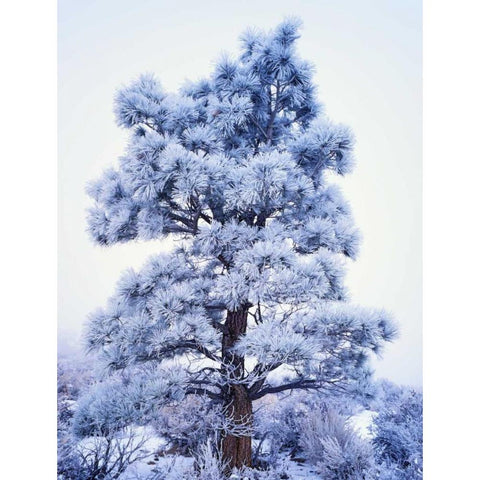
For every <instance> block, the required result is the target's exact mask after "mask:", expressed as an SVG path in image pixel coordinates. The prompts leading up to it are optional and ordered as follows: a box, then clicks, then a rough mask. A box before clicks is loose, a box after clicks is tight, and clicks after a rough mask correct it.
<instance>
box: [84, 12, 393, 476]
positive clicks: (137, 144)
mask: <svg viewBox="0 0 480 480" xmlns="http://www.w3.org/2000/svg"><path fill="white" fill-rule="evenodd" d="M298 31H299V22H298V21H296V20H292V19H288V20H286V21H284V22H283V23H281V24H280V25H279V26H278V27H277V28H275V29H274V30H272V31H270V32H261V31H256V30H249V31H247V32H246V33H244V34H243V35H242V37H241V53H240V56H239V57H238V58H237V59H233V58H230V57H228V56H223V57H222V58H221V59H220V60H219V61H218V62H217V63H216V66H215V68H214V71H213V73H212V74H211V76H210V77H209V78H206V79H204V80H201V81H198V82H192V83H187V84H186V85H185V86H183V88H182V89H181V90H180V91H179V93H173V94H172V93H167V92H165V91H164V90H163V89H162V88H161V86H160V84H159V82H158V81H157V80H156V79H155V77H154V76H153V75H143V76H141V77H140V78H139V79H138V80H137V81H135V82H133V83H132V84H130V85H129V86H127V87H125V88H122V89H121V90H119V92H118V94H117V95H116V99H115V113H116V119H117V122H118V124H119V125H120V126H122V127H124V128H126V129H128V130H129V131H130V132H131V137H130V140H129V143H128V146H127V148H126V152H125V154H124V156H123V157H122V158H120V161H119V166H118V167H117V168H116V169H111V170H108V171H106V172H105V173H104V174H103V176H101V178H100V179H99V180H98V181H96V182H94V183H92V184H91V185H89V188H88V193H89V195H90V196H91V197H92V198H93V199H94V202H95V204H94V206H93V207H92V208H91V210H90V212H89V217H88V224H89V230H90V232H91V235H92V237H93V239H94V241H95V242H96V243H98V244H100V245H113V244H115V243H121V242H129V241H136V240H154V239H161V238H165V237H166V236H171V237H173V238H175V239H177V240H178V241H180V240H181V243H180V242H179V243H178V245H179V246H178V247H177V248H176V250H175V251H174V252H173V253H171V254H161V255H158V256H155V257H153V258H151V259H150V260H149V261H148V262H147V263H146V264H145V266H144V267H143V268H142V269H141V270H140V271H138V272H135V271H132V270H130V271H127V272H126V273H125V274H124V275H123V277H122V278H121V279H120V281H119V283H118V285H117V289H116V293H115V294H114V296H113V297H112V298H110V300H109V301H108V304H107V306H106V307H105V308H104V309H101V310H98V311H97V312H95V313H94V314H93V315H92V316H91V319H90V323H89V328H88V332H87V334H86V338H87V343H88V346H89V348H90V349H91V350H96V351H98V352H99V358H100V359H101V360H102V362H103V363H104V365H105V366H106V370H107V371H108V372H109V373H110V374H111V375H112V376H113V378H116V376H117V377H118V378H119V379H120V380H118V383H117V386H116V387H115V389H114V390H115V391H116V395H118V396H121V401H119V402H117V404H116V405H117V406H116V408H117V409H118V408H119V407H118V405H122V408H124V413H125V414H128V415H130V418H131V419H134V417H135V415H137V419H138V418H139V416H138V415H140V414H139V413H138V412H141V416H143V417H142V418H146V415H148V412H152V411H154V410H155V408H158V406H159V405H162V404H164V403H168V402H172V401H181V400H182V398H184V397H185V396H186V395H203V396H206V397H208V398H209V399H210V400H211V401H212V403H214V404H215V403H216V404H219V405H221V407H222V409H223V410H222V411H223V415H224V421H223V423H222V429H221V430H222V431H221V451H222V455H223V459H224V461H225V462H227V463H228V464H229V465H230V467H231V468H233V467H240V466H244V465H248V466H249V465H250V464H251V425H252V402H254V401H255V400H257V399H260V398H262V397H264V396H265V395H268V394H273V393H278V392H283V391H288V390H292V389H304V390H320V391H322V392H325V394H330V393H335V392H355V391H358V390H359V389H360V387H361V386H364V385H368V378H369V376H370V375H371V371H370V368H369V366H368V353H369V352H370V351H373V352H378V351H379V349H380V348H381V346H382V344H383V343H384V342H385V341H389V340H391V339H392V338H393V336H394V328H393V326H392V324H391V321H390V319H389V316H388V315H387V314H386V313H385V312H384V311H380V310H373V309H368V308H362V307H358V306H355V305H351V304H350V303H348V302H347V300H348V298H347V292H346V289H345V287H344V284H343V283H344V282H343V279H344V272H345V264H346V261H347V260H346V259H355V257H356V255H357V251H358V244H359V235H358V232H357V230H356V228H355V226H354V225H353V222H352V218H351V213H350V209H349V206H348V204H347V202H346V201H345V199H344V198H343V196H342V194H341V191H340V190H339V188H338V187H337V186H335V185H334V184H333V183H332V182H331V178H332V174H339V175H345V174H347V173H349V172H350V171H351V169H352V165H353V151H352V150H353V146H354V138H353V135H352V133H351V131H350V130H349V129H348V128H347V127H345V126H342V125H336V124H334V123H332V122H331V121H329V120H328V119H327V118H326V117H325V115H324V114H323V113H322V106H321V104H320V103H318V101H317V100H316V91H315V87H314V85H313V84H312V74H313V69H312V66H311V65H310V64H309V63H307V62H305V61H304V60H302V59H301V58H299V56H298V55H297V53H296V49H295V42H296V40H297V39H298V38H299V34H298ZM115 372H122V375H121V376H119V375H118V373H117V374H115ZM127 377H128V378H129V379H130V380H128V379H127V380H126V378H127ZM109 391H110V394H112V393H111V392H112V390H109ZM135 412H137V413H135ZM128 415H127V416H128ZM118 421H120V420H118Z"/></svg>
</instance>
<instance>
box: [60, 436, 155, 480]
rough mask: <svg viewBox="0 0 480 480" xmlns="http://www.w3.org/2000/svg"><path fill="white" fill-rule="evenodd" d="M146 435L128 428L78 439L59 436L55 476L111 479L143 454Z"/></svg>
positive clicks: (80, 479) (64, 479)
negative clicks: (110, 433) (120, 431)
mask: <svg viewBox="0 0 480 480" xmlns="http://www.w3.org/2000/svg"><path fill="white" fill-rule="evenodd" d="M146 442H147V438H146V437H142V436H138V435H137V434H136V432H135V431H134V430H132V429H128V430H126V431H125V432H124V433H123V434H122V435H119V434H116V435H107V436H105V437H103V436H94V437H90V438H87V439H84V440H82V441H80V442H78V441H77V440H76V439H75V437H73V436H71V435H63V436H61V437H59V443H58V464H57V465H58V466H57V478H58V479H59V480H114V479H117V478H119V477H120V475H121V474H122V473H124V472H125V470H126V469H127V468H128V467H129V466H130V465H132V464H133V463H135V462H137V461H139V460H142V459H144V458H147V457H148V456H149V455H150V454H149V452H147V451H146V450H145V449H144V446H145V444H146Z"/></svg>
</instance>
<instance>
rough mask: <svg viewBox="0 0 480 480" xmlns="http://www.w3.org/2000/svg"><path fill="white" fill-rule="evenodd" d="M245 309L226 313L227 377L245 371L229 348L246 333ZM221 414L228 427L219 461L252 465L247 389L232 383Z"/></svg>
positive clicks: (224, 347) (224, 354)
mask: <svg viewBox="0 0 480 480" xmlns="http://www.w3.org/2000/svg"><path fill="white" fill-rule="evenodd" d="M247 315H248V308H243V309H239V310H238V311H236V312H231V311H229V312H227V319H226V321H225V327H226V332H225V333H224V335H223V339H222V360H223V363H224V365H226V367H224V373H225V375H226V376H227V378H232V380H234V379H241V378H242V377H243V375H244V371H245V359H244V358H243V357H242V356H239V355H235V354H234V353H232V351H231V349H232V347H233V346H234V345H235V343H236V342H237V340H238V338H239V337H240V335H242V334H244V333H245V332H246V330H247ZM224 414H225V416H226V417H227V419H228V420H229V423H231V428H229V429H228V431H226V432H224V433H223V436H222V439H221V442H222V445H221V450H222V460H223V461H224V462H225V463H226V464H227V466H228V468H229V469H230V470H231V469H233V468H235V467H237V468H241V467H243V466H246V467H251V465H252V437H251V433H250V430H251V427H252V401H251V399H250V398H249V396H248V391H247V388H246V387H245V386H244V385H242V384H236V383H232V384H231V385H230V386H229V388H228V392H227V395H226V398H225V403H224Z"/></svg>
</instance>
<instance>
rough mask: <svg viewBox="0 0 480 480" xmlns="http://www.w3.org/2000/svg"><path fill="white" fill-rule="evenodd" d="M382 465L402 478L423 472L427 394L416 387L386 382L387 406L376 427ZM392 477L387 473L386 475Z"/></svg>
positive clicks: (381, 410) (417, 476)
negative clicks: (398, 385)
mask: <svg viewBox="0 0 480 480" xmlns="http://www.w3.org/2000/svg"><path fill="white" fill-rule="evenodd" d="M372 433H373V436H374V437H373V446H374V449H375V455H376V458H377V462H378V463H379V464H384V465H385V470H386V471H390V472H391V471H395V473H396V477H395V478H398V479H402V480H403V479H404V480H407V479H408V480H414V479H420V478H422V475H423V395H422V394H421V393H420V392H417V391H415V390H413V389H407V388H402V387H397V386H395V385H392V384H384V385H383V405H381V406H380V408H379V413H378V415H377V416H376V417H375V419H374V421H373V426H372ZM384 478H385V479H386V478H388V477H387V476H385V477H384Z"/></svg>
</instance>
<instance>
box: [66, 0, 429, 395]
mask: <svg viewBox="0 0 480 480" xmlns="http://www.w3.org/2000/svg"><path fill="white" fill-rule="evenodd" d="M289 15H296V16H299V17H300V18H302V19H303V22H304V28H303V36H302V38H301V39H300V40H299V42H298V48H299V51H300V54H301V56H302V57H303V58H305V59H307V60H309V61H311V62H312V63H313V64H314V65H315V67H316V71H317V73H316V77H315V80H316V83H317V85H318V91H319V96H320V100H321V101H322V102H323V103H324V105H325V110H326V113H327V114H328V116H329V117H330V118H332V119H333V120H334V121H337V122H342V123H345V124H348V125H350V126H351V127H352V129H353V130H354V132H355V135H356V137H357V148H356V155H357V163H358V165H357V168H356V170H355V171H354V173H353V174H351V175H350V176H349V177H348V178H346V179H341V180H339V183H340V184H341V185H342V187H343V189H344V191H345V194H346V196H347V198H348V199H349V200H350V202H351V205H352V209H353V212H354V216H355V219H356V222H357V225H358V226H359V227H360V229H361V231H362V234H363V245H362V249H361V252H360V256H359V259H358V260H357V261H356V262H355V263H352V264H350V265H349V273H348V275H347V286H348V287H349V289H350V291H351V296H352V300H353V301H355V302H356V303H360V304H363V305H368V306H376V307H384V308H386V309H388V310H390V311H391V312H392V313H393V314H394V316H395V318H396V320H397V323H398V325H399V328H400V335H401V336H400V338H399V339H398V340H397V341H396V342H395V343H394V344H391V345H389V346H388V347H387V348H386V350H385V352H384V355H383V358H382V359H381V360H378V361H375V362H374V365H375V368H376V370H377V375H378V376H379V377H387V378H390V379H391V380H394V381H396V382H398V383H404V384H412V385H417V386H419V385H421V382H422V265H421V262H422V252H421V248H422V237H421V235H422V230H421V229H422V203H421V202H422V190H421V186H422V158H421V153H422V144H421V141H422V130H421V129H422V111H421V105H422V103H421V81H422V78H421V75H422V63H421V62H422V58H421V25H422V18H421V1H420V0H402V1H399V0H363V1H358V0H335V1H334V0H330V1H323V0H316V1H313V0H312V1H307V0H303V1H297V2H292V1H281V0H275V1H265V0H262V1H258V0H257V1H251V0H249V1H243V2H242V1H239V0H237V1H235V2H225V1H208V0H206V1H205V0H204V1H201V2H199V1H176V2H173V1H159V0H138V1H136V2H132V1H131V0H129V1H126V0H103V1H102V0H95V1H94V0H82V1H78V0H77V1H76V0H59V55H58V58H59V116H58V124H59V165H58V172H59V176H58V185H59V233H58V234H59V253H58V255H59V257H58V266H59V276H58V285H59V291H58V326H59V339H60V344H61V345H60V351H62V350H63V349H64V348H65V345H67V344H70V345H73V346H74V345H76V344H78V342H79V337H80V333H81V330H82V328H83V325H84V322H85V320H86V316H87V314H88V313H89V312H90V311H92V310H93V309H95V308H96V307H98V306H101V305H103V304H104V303H105V300H106V299H107V297H108V296H109V295H111V294H112V293H113V288H114V285H115V282H116V280H117V279H118V277H119V275H120V273H121V272H122V270H124V269H125V268H127V267H130V266H132V267H134V268H138V267H140V266H141V265H142V263H143V262H144V260H145V259H146V257H148V255H150V254H151V253H155V252H159V251H161V250H164V249H165V248H168V244H165V243H164V242H160V241H157V242H149V243H134V244H129V245H118V246H113V247H110V248H101V247H98V246H94V245H93V244H92V243H91V242H90V240H89V238H88V236H87V234H86V232H85V229H86V223H85V210H86V208H87V207H88V206H89V199H88V197H87V196H86V194H85V190H84V188H85V184H86V183H87V181H89V180H91V179H93V178H95V177H97V176H98V175H99V174H100V173H101V172H102V170H103V169H105V168H106V167H108V166H111V165H115V164H116V162H117V158H118V156H120V155H121V154H122V152H123V148H124V146H125V142H126V133H125V132H124V131H122V130H120V129H119V128H118V127H116V126H115V123H114V118H113V114H112V99H113V95H114V93H115V90H116V88H118V87H119V86H121V85H122V84H125V83H128V82H129V81H130V80H132V79H133V78H135V77H136V76H137V75H138V74H140V73H142V72H146V71H149V72H154V73H155V74H156V75H157V76H158V78H159V79H160V81H161V83H162V84H163V86H164V87H165V88H166V89H168V90H176V89H177V88H178V87H179V86H180V85H181V84H182V83H183V81H184V80H185V79H187V78H190V79H192V80H195V79H198V78H200V77H203V76H206V75H208V74H209V72H210V70H211V66H212V61H213V60H215V59H216V58H218V56H219V54H220V53H221V52H222V51H228V52H236V51H237V47H238V40H237V39H238V35H239V34H240V33H241V32H242V31H243V30H244V29H245V28H246V27H247V26H258V27H262V28H271V27H274V26H275V25H276V24H277V23H278V22H279V21H281V20H282V18H284V17H285V16H289Z"/></svg>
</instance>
